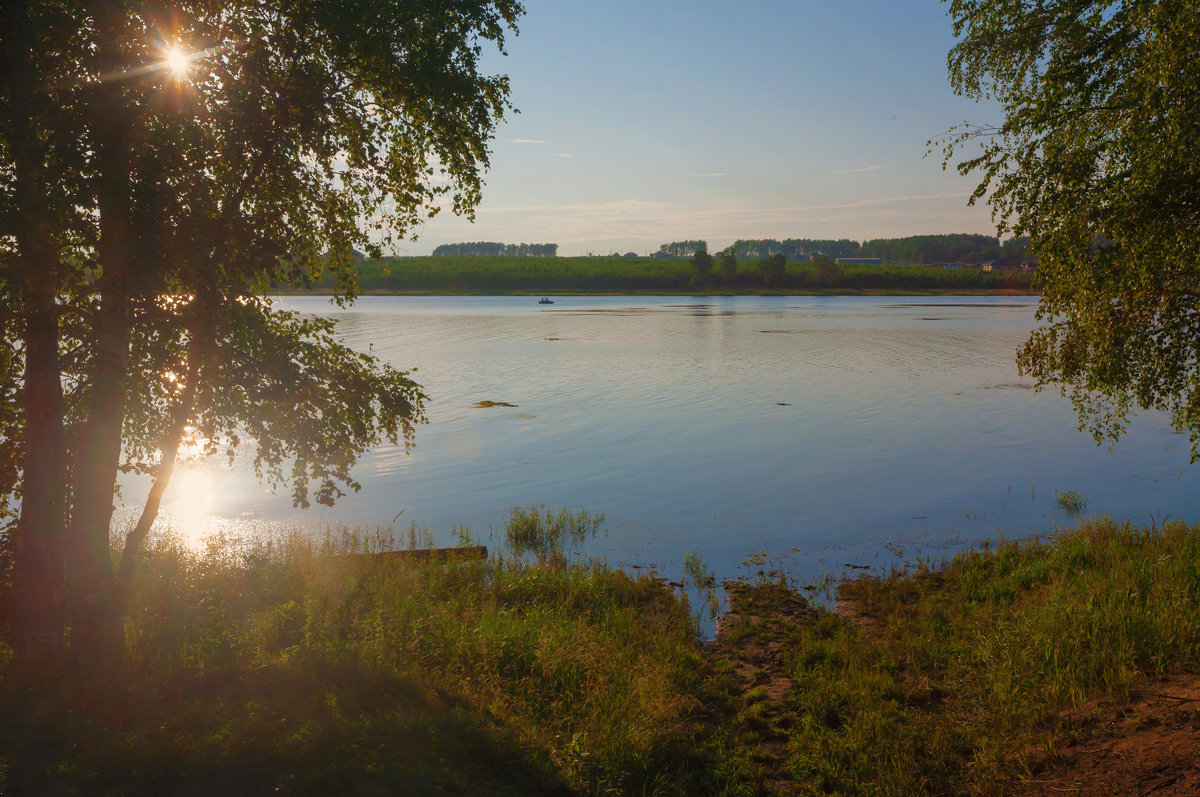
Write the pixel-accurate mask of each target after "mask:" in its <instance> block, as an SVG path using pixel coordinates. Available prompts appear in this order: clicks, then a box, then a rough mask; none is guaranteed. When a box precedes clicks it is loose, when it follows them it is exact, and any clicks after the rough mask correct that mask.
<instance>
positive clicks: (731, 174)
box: [692, 172, 733, 177]
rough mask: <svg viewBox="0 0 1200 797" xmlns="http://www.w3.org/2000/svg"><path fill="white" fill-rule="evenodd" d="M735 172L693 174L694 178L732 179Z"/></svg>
mask: <svg viewBox="0 0 1200 797" xmlns="http://www.w3.org/2000/svg"><path fill="white" fill-rule="evenodd" d="M732 176H733V172H708V173H707V174H693V175H692V177H732Z"/></svg>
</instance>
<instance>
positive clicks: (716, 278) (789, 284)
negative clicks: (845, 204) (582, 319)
mask: <svg viewBox="0 0 1200 797" xmlns="http://www.w3.org/2000/svg"><path fill="white" fill-rule="evenodd" d="M355 267H356V270H357V272H358V280H359V287H360V289H361V290H363V291H366V292H389V291H397V292H407V291H417V292H439V291H442V292H447V293H546V292H556V291H564V292H566V291H579V292H586V291H618V292H623V291H630V292H637V291H680V292H682V291H692V290H701V291H708V290H723V291H729V292H734V293H743V292H744V293H758V292H761V291H817V292H823V291H833V292H855V291H873V290H895V291H903V290H918V291H921V290H939V291H953V290H1018V291H1023V290H1029V287H1030V283H1031V279H1032V276H1033V275H1032V274H1031V273H1029V272H1017V271H983V270H981V269H978V268H963V269H945V268H930V267H928V266H917V265H913V266H907V265H886V264H885V265H878V264H844V263H834V261H833V260H832V259H831V258H828V257H825V256H821V257H817V258H814V259H812V260H810V261H801V262H796V261H788V260H787V258H786V257H785V256H784V255H783V253H782V252H777V253H775V254H774V255H771V256H769V257H765V258H759V259H757V260H744V261H739V260H738V258H737V255H735V254H734V253H733V252H732V251H730V250H726V251H724V252H721V253H720V254H718V255H709V254H708V253H707V252H696V253H695V254H693V255H692V257H691V258H671V259H668V260H661V259H655V258H651V257H639V258H613V257H600V256H595V257H511V258H510V257H504V258H499V257H498V258H479V257H470V256H463V257H404V258H382V259H373V258H372V259H366V260H361V261H358V262H357V263H356V264H355ZM331 285H332V283H329V284H322V285H320V287H325V288H328V287H330V286H331Z"/></svg>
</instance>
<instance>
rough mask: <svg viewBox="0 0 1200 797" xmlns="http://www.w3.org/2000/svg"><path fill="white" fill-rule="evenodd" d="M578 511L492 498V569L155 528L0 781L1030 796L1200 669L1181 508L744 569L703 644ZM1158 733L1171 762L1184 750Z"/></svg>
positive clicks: (20, 714)
mask: <svg viewBox="0 0 1200 797" xmlns="http://www.w3.org/2000/svg"><path fill="white" fill-rule="evenodd" d="M596 522H597V518H594V517H591V516H588V515H586V513H574V514H572V513H559V514H554V513H547V512H540V511H533V510H518V511H515V512H514V514H513V516H512V518H511V520H510V522H509V525H508V528H507V529H506V532H507V533H506V538H507V541H508V547H507V548H506V550H505V551H503V552H499V553H497V552H495V551H493V555H492V556H491V557H490V558H489V559H488V560H487V561H461V562H447V561H411V560H397V559H393V558H380V557H376V556H372V555H370V554H372V553H374V552H377V551H379V550H381V549H384V548H389V547H391V546H392V545H393V544H394V543H395V541H394V540H388V539H381V538H378V537H374V538H369V539H367V538H363V537H361V536H358V535H353V534H347V535H345V536H343V537H338V538H329V539H326V540H324V541H322V542H312V541H306V540H303V539H288V540H281V541H275V542H263V541H259V542H252V543H243V544H233V543H231V542H230V541H227V540H226V541H222V540H214V541H213V542H212V544H211V545H210V546H209V547H208V548H207V549H205V550H199V551H197V550H192V549H189V548H186V547H184V546H183V545H181V544H180V543H179V542H178V541H176V540H170V539H163V540H159V541H158V542H157V543H156V544H155V545H154V546H152V549H151V550H150V551H149V553H148V556H147V559H146V563H145V566H144V567H143V568H142V571H141V574H140V577H139V579H138V582H137V586H136V589H135V594H134V596H133V604H132V605H133V607H134V611H133V613H132V615H131V616H130V619H129V621H128V624H127V627H126V634H127V640H128V649H129V658H130V662H131V667H130V670H129V672H128V673H127V674H126V675H125V676H123V677H122V678H121V679H119V680H118V681H114V682H107V683H102V684H98V685H96V684H93V685H90V686H86V685H83V686H81V685H78V684H76V685H63V684H61V683H60V684H59V685H58V687H57V688H49V687H45V686H41V687H31V685H30V684H28V683H17V682H15V681H14V680H13V679H12V678H7V679H6V680H5V681H4V683H3V687H2V691H0V699H2V701H3V711H2V714H0V744H2V745H3V746H2V748H0V793H5V794H7V793H15V794H22V793H31V794H40V793H64V794H66V793H84V794H90V793H113V794H164V793H171V794H209V793H263V792H267V791H277V792H279V793H285V794H287V793H292V794H326V793H350V794H390V793H406V794H433V793H439V794H447V793H448V794H460V793H461V794H467V793H471V794H475V793H479V794H570V793H581V794H601V793H616V794H639V795H640V794H762V793H781V794H810V793H836V794H906V795H907V794H958V793H985V794H990V793H1014V794H1022V793H1043V792H1047V791H1049V792H1053V791H1055V790H1056V789H1059V788H1060V787H1061V788H1064V789H1066V788H1069V787H1070V786H1071V784H1072V783H1077V782H1078V780H1075V781H1072V780H1071V778H1067V777H1065V776H1062V774H1061V772H1060V769H1061V766H1062V764H1063V761H1066V760H1068V759H1071V756H1072V755H1074V753H1072V752H1071V751H1072V750H1076V749H1078V748H1079V747H1080V745H1082V744H1083V743H1084V742H1086V747H1087V749H1088V750H1092V749H1099V748H1098V747H1097V745H1101V746H1102V745H1103V744H1104V740H1105V738H1107V737H1106V736H1105V734H1107V735H1108V736H1109V737H1111V736H1112V735H1113V734H1114V733H1117V731H1114V730H1113V728H1114V727H1116V726H1114V725H1112V724H1111V723H1108V724H1106V721H1105V718H1106V717H1110V716H1113V714H1112V710H1110V709H1111V707H1112V706H1116V707H1117V708H1116V709H1114V710H1115V711H1117V712H1118V714H1120V716H1127V715H1128V711H1127V710H1126V709H1125V708H1124V707H1125V706H1127V704H1128V701H1129V699H1130V697H1131V695H1135V694H1138V693H1144V692H1145V691H1146V690H1147V689H1148V688H1151V689H1153V688H1156V687H1154V686H1153V685H1154V683H1155V681H1154V679H1157V678H1162V677H1173V676H1178V675H1179V674H1180V673H1187V672H1192V673H1197V672H1200V607H1198V606H1197V596H1200V533H1198V531H1197V529H1196V528H1193V527H1189V526H1185V525H1182V524H1172V525H1169V526H1167V527H1165V528H1163V529H1159V530H1155V531H1145V530H1138V529H1133V528H1130V527H1127V526H1121V525H1118V524H1114V523H1111V522H1107V521H1096V522H1089V523H1085V524H1084V525H1083V526H1082V527H1081V528H1080V529H1078V530H1075V531H1071V532H1068V533H1064V534H1062V535H1060V536H1058V537H1056V538H1054V539H1052V540H1048V541H1044V542H1033V543H1025V544H1021V545H1017V544H1003V545H998V546H994V547H992V548H990V549H985V550H981V551H976V552H971V553H964V554H961V555H959V556H956V557H954V558H953V559H951V560H949V561H946V562H940V563H937V564H936V566H934V565H933V564H931V563H925V564H919V565H917V566H916V567H914V568H913V569H911V570H909V571H906V572H903V573H900V572H897V573H893V574H890V575H887V576H885V577H881V578H862V579H856V580H851V581H846V582H843V583H842V584H840V586H839V593H840V598H841V600H842V606H841V609H842V612H841V613H840V614H839V613H837V612H834V611H831V610H824V609H820V608H813V607H811V606H809V605H808V604H807V603H805V602H804V601H803V600H801V599H799V597H798V596H797V595H796V594H795V593H793V592H790V591H789V590H787V589H786V585H781V584H779V583H771V584H760V585H757V586H753V587H749V588H742V589H739V590H737V591H735V592H734V593H733V595H734V608H735V610H736V611H737V612H738V613H739V614H740V617H731V618H728V621H727V622H726V623H725V624H724V626H723V631H722V634H721V637H720V638H719V640H718V641H717V643H716V644H713V645H709V646H707V647H706V646H704V645H703V643H702V640H701V639H700V637H699V632H698V628H697V623H696V620H695V618H694V616H693V613H692V612H691V610H690V609H689V607H688V606H687V604H686V602H685V601H684V600H683V599H682V598H680V596H679V595H678V594H677V593H675V592H673V591H672V590H671V589H670V588H669V586H666V585H664V584H663V583H662V582H661V581H659V580H656V579H652V578H648V577H631V576H629V575H627V574H625V573H622V572H618V571H614V570H611V569H609V568H607V567H606V566H604V565H603V564H599V563H580V562H579V561H578V560H577V559H576V558H575V557H573V556H569V555H567V553H566V552H565V551H566V550H567V549H569V546H570V544H571V542H572V541H573V540H578V539H582V538H583V537H586V536H587V535H588V534H589V533H590V530H591V529H593V528H594V527H595V524H596ZM406 542H413V543H417V544H420V543H421V542H422V540H420V539H419V536H414V537H413V539H412V540H411V541H406ZM694 569H695V570H696V572H697V573H701V574H702V571H703V567H702V565H697V566H696V567H695V568H694ZM697 577H698V576H697ZM3 660H4V656H2V655H0V662H3ZM1148 685H1149V686H1148ZM1181 699H1182V698H1181ZM1169 708H1170V710H1169V711H1167V712H1166V713H1163V714H1161V715H1160V716H1159V715H1156V717H1155V718H1154V723H1156V724H1155V729H1156V732H1157V733H1160V736H1161V735H1162V734H1166V733H1168V732H1174V730H1179V729H1182V731H1184V732H1185V733H1184V735H1183V736H1182V737H1180V738H1182V739H1184V742H1186V741H1187V740H1188V739H1192V740H1196V739H1200V700H1197V701H1193V702H1191V703H1187V702H1183V703H1177V704H1174V703H1173V704H1171V706H1170V707H1169ZM1106 712H1107V713H1106ZM1188 734H1190V736H1189V735H1188ZM1163 738H1165V737H1163ZM1172 738H1174V737H1172ZM1156 740H1158V741H1161V739H1160V738H1159V737H1156ZM1110 741H1111V740H1110ZM1158 741H1156V742H1155V744H1158ZM1180 744H1183V743H1180ZM1156 749H1157V750H1159V751H1160V752H1161V751H1164V750H1165V751H1168V752H1169V753H1170V755H1176V753H1178V755H1179V756H1182V758H1180V759H1179V760H1181V761H1182V762H1183V763H1182V764H1179V766H1182V767H1186V768H1188V771H1190V769H1191V768H1192V767H1191V762H1192V761H1194V760H1195V759H1194V754H1195V752H1196V749H1195V744H1192V746H1191V747H1187V746H1186V744H1184V746H1183V747H1180V746H1179V744H1176V743H1175V742H1172V743H1171V744H1162V745H1159V746H1158V747H1157V748H1156ZM1172 751H1173V752H1172ZM1180 751H1182V752H1180ZM1122 756H1123V757H1122V761H1125V762H1127V763H1128V761H1130V760H1133V759H1131V758H1130V755H1129V754H1128V753H1123V754H1122ZM1071 760H1074V759H1071ZM1172 761H1175V759H1171V758H1168V759H1166V763H1161V762H1160V761H1159V760H1158V759H1155V760H1154V762H1153V767H1150V769H1152V770H1153V771H1155V772H1158V773H1160V774H1161V773H1162V772H1167V773H1168V774H1169V773H1171V772H1172V771H1173V770H1171V769H1170V767H1171V766H1174V765H1175V764H1172ZM1112 765H1113V759H1109V760H1106V761H1104V762H1102V769H1100V770H1099V771H1100V772H1101V774H1102V776H1103V777H1108V778H1111V773H1112ZM1178 782H1180V783H1184V784H1185V785H1187V787H1189V788H1190V785H1188V784H1190V783H1191V782H1190V781H1186V780H1180V781H1178ZM1130 783H1132V784H1133V785H1134V786H1136V785H1137V781H1130ZM1046 784H1051V785H1049V786H1047V785H1046ZM1126 785H1129V784H1126ZM1131 788H1132V787H1131ZM1133 791H1137V789H1136V788H1133ZM1179 793H1184V792H1179Z"/></svg>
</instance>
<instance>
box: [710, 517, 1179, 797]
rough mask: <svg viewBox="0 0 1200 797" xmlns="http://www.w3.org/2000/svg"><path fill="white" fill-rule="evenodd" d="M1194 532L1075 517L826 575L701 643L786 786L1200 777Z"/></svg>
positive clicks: (775, 594)
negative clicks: (871, 568)
mask: <svg viewBox="0 0 1200 797" xmlns="http://www.w3.org/2000/svg"><path fill="white" fill-rule="evenodd" d="M1197 595H1200V533H1198V530H1197V529H1196V528H1195V527H1189V526H1186V525H1183V524H1171V525H1168V526H1166V527H1164V528H1162V529H1159V530H1152V531H1147V530H1139V529H1134V528H1130V527H1128V526H1121V525H1117V524H1114V523H1112V522H1110V521H1106V520H1103V521H1092V522H1085V523H1084V524H1083V525H1082V526H1081V527H1080V528H1079V529H1078V530H1074V531H1070V532H1067V533H1064V534H1061V535H1059V536H1057V537H1055V538H1052V539H1049V540H1047V541H1044V542H1033V543H1026V544H1020V545H1018V544H1015V543H1013V544H1002V545H999V546H997V547H995V548H993V549H990V550H987V549H985V550H981V551H976V552H971V553H965V554H961V555H959V556H956V557H954V558H953V559H951V560H949V561H945V562H940V563H937V564H936V565H934V564H932V563H920V564H918V565H916V566H915V567H913V568H911V569H910V570H908V571H906V572H903V573H900V572H897V573H891V574H887V575H884V576H882V577H878V578H876V577H869V576H868V577H860V578H855V579H852V580H848V581H844V582H842V583H841V584H840V585H839V586H838V589H837V597H838V603H837V610H836V611H832V610H823V609H820V608H809V607H803V608H802V609H798V607H797V605H796V602H795V596H794V594H793V593H789V592H788V591H786V590H783V589H781V588H780V587H778V586H771V585H766V586H763V587H762V588H759V589H755V590H748V591H747V590H743V591H741V593H740V594H739V593H734V600H733V607H732V608H733V613H734V614H733V616H732V617H731V618H730V619H727V621H726V622H725V623H724V624H723V625H722V632H721V634H720V636H719V638H718V640H717V641H716V643H714V645H713V649H714V653H715V655H716V657H717V659H718V660H725V661H728V662H730V663H731V665H732V667H733V668H734V671H735V673H736V675H737V677H738V679H739V683H740V688H741V705H742V707H741V710H740V712H739V722H740V723H741V724H742V726H743V727H744V728H745V729H746V730H747V731H748V732H749V733H750V734H751V736H752V738H753V740H754V743H755V744H757V758H758V760H760V761H761V762H762V763H763V764H764V775H765V777H767V778H768V780H769V782H770V783H771V784H772V785H773V787H774V788H775V789H776V790H777V791H778V792H780V793H784V794H812V793H837V794H930V793H932V794H961V793H971V794H1039V795H1040V794H1056V793H1064V792H1071V793H1081V794H1113V793H1120V794H1143V793H1149V792H1151V791H1153V793H1155V794H1176V795H1190V794H1195V793H1197V791H1200V771H1197V770H1196V768H1195V761H1196V754H1197V753H1198V752H1200V610H1198V608H1197V603H1196V596H1197Z"/></svg>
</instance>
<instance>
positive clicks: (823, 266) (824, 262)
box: [813, 255, 838, 288]
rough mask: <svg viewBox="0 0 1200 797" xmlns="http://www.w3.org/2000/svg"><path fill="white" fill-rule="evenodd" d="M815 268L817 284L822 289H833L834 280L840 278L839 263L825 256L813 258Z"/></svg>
mask: <svg viewBox="0 0 1200 797" xmlns="http://www.w3.org/2000/svg"><path fill="white" fill-rule="evenodd" d="M813 266H814V268H815V269H816V272H817V282H818V283H819V284H820V285H821V287H823V288H832V287H833V283H834V280H836V279H837V276H838V267H837V263H835V262H834V261H833V258H830V257H826V256H825V255H821V256H820V257H816V258H813Z"/></svg>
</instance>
